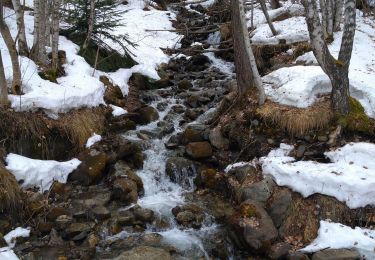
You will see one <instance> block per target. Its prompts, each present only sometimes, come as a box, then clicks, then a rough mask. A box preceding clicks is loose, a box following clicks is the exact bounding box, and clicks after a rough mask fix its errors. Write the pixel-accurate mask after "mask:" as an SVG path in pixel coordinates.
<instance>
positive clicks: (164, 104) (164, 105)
mask: <svg viewBox="0 0 375 260" xmlns="http://www.w3.org/2000/svg"><path fill="white" fill-rule="evenodd" d="M167 107H168V103H167V102H160V103H158V104H157V105H156V108H157V110H159V111H165V109H166V108H167Z"/></svg>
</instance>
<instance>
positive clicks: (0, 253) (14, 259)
mask: <svg viewBox="0 0 375 260" xmlns="http://www.w3.org/2000/svg"><path fill="white" fill-rule="evenodd" d="M18 259H19V258H18V256H17V255H16V254H15V253H14V252H13V250H12V249H10V248H9V247H3V248H0V260H18Z"/></svg>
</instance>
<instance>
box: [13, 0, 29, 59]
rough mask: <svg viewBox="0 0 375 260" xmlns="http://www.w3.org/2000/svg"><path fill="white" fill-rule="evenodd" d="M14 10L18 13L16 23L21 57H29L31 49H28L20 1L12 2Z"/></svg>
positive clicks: (14, 0)
mask: <svg viewBox="0 0 375 260" xmlns="http://www.w3.org/2000/svg"><path fill="white" fill-rule="evenodd" d="M12 4H13V9H14V12H15V13H16V21H17V28H18V52H19V54H20V55H23V56H28V55H29V48H28V47H27V41H26V32H25V21H24V19H23V8H22V7H21V3H20V0H12Z"/></svg>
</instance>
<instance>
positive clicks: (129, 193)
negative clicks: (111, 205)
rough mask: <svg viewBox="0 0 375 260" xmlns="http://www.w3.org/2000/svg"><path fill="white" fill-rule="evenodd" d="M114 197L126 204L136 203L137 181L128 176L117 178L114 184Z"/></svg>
mask: <svg viewBox="0 0 375 260" xmlns="http://www.w3.org/2000/svg"><path fill="white" fill-rule="evenodd" d="M112 198H113V199H114V200H119V201H121V202H124V203H126V204H131V203H136V202H137V200H138V188H137V183H136V182H135V181H133V180H131V179H128V178H117V179H116V180H115V181H114V182H113V185H112Z"/></svg>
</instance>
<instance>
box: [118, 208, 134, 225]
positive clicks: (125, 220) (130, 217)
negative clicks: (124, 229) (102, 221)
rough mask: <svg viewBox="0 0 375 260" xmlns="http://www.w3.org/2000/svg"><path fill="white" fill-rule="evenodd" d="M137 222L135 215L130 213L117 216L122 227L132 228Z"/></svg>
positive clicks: (125, 212)
mask: <svg viewBox="0 0 375 260" xmlns="http://www.w3.org/2000/svg"><path fill="white" fill-rule="evenodd" d="M134 220H135V217H134V214H133V213H132V212H130V211H120V212H119V215H118V216H117V223H118V224H119V225H120V226H131V225H133V223H134Z"/></svg>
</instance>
